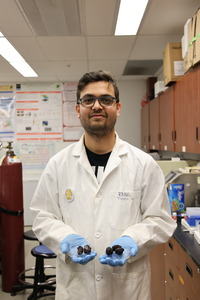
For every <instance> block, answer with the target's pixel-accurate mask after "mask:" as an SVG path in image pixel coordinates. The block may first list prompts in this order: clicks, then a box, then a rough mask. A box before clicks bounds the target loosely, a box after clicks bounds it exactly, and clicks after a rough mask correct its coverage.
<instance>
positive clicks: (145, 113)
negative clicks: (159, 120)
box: [141, 104, 149, 151]
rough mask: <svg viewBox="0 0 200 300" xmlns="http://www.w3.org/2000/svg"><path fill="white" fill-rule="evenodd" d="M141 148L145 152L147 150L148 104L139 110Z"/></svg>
mask: <svg viewBox="0 0 200 300" xmlns="http://www.w3.org/2000/svg"><path fill="white" fill-rule="evenodd" d="M141 147H142V149H143V150H145V151H147V150H148V149H149V104H146V105H145V106H144V107H143V108H142V109H141Z"/></svg>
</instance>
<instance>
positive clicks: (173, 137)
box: [172, 130, 176, 142]
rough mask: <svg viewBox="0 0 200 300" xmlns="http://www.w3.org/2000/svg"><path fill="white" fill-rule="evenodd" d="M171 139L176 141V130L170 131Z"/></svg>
mask: <svg viewBox="0 0 200 300" xmlns="http://www.w3.org/2000/svg"><path fill="white" fill-rule="evenodd" d="M172 141H174V142H175V141H176V130H173V131H172Z"/></svg>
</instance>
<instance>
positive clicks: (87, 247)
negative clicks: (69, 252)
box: [83, 245, 91, 254]
mask: <svg viewBox="0 0 200 300" xmlns="http://www.w3.org/2000/svg"><path fill="white" fill-rule="evenodd" d="M83 250H84V253H85V254H90V253H91V247H90V246H89V245H86V246H84V249H83Z"/></svg>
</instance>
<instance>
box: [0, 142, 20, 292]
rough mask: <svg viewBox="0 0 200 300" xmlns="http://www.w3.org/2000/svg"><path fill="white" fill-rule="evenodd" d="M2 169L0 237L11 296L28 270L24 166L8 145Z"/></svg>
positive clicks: (4, 286)
mask: <svg viewBox="0 0 200 300" xmlns="http://www.w3.org/2000/svg"><path fill="white" fill-rule="evenodd" d="M5 148H8V151H7V152H6V157H5V158H4V159H3V161H2V164H1V165H0V182H1V185H0V235H1V256H2V290H3V291H4V292H11V290H12V286H13V285H16V284H18V283H19V281H18V277H19V274H20V273H21V272H22V271H23V270H24V265H25V263H24V239H23V233H24V217H23V183H22V163H21V162H20V160H19V158H18V157H16V155H15V154H14V152H13V150H12V147H11V143H8V146H7V147H5Z"/></svg>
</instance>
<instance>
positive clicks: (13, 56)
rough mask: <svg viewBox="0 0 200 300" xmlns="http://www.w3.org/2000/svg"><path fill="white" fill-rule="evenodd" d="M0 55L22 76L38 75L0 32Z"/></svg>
mask: <svg viewBox="0 0 200 300" xmlns="http://www.w3.org/2000/svg"><path fill="white" fill-rule="evenodd" d="M0 55H2V56H3V57H4V58H5V59H6V60H7V61H8V62H9V63H10V64H11V65H12V66H13V67H14V68H15V69H16V70H17V71H18V72H19V73H21V74H22V75H23V76H24V77H38V75H37V74H36V73H35V71H34V70H33V69H32V68H31V67H30V66H29V65H28V64H27V62H26V61H25V60H24V59H23V57H22V56H21V55H20V54H19V52H18V51H17V50H16V49H15V48H14V47H13V46H12V45H11V43H10V42H9V41H8V40H7V39H6V38H5V37H4V35H3V34H2V33H1V32H0Z"/></svg>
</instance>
